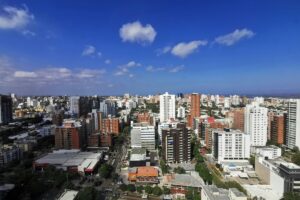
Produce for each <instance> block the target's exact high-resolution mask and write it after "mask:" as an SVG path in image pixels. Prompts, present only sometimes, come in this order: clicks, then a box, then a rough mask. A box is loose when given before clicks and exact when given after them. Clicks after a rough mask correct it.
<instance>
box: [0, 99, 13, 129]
mask: <svg viewBox="0 0 300 200" xmlns="http://www.w3.org/2000/svg"><path fill="white" fill-rule="evenodd" d="M12 106H13V102H12V98H11V96H6V95H0V124H7V123H9V122H11V121H12Z"/></svg>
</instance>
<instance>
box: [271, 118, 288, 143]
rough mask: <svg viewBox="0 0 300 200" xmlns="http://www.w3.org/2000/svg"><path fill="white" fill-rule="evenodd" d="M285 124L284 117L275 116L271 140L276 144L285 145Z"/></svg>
mask: <svg viewBox="0 0 300 200" xmlns="http://www.w3.org/2000/svg"><path fill="white" fill-rule="evenodd" d="M284 137H285V123H284V116H283V115H275V116H274V117H273V121H272V122H271V140H272V141H273V142H274V143H276V144H284Z"/></svg>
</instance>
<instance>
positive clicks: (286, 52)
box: [0, 0, 300, 95]
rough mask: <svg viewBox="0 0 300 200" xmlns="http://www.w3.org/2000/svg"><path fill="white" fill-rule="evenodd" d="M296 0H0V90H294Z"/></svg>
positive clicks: (298, 84)
mask: <svg viewBox="0 0 300 200" xmlns="http://www.w3.org/2000/svg"><path fill="white" fill-rule="evenodd" d="M299 77H300V2H299V1H296V0H295V1H167V0H165V1H158V0H157V1H156V0H153V1H143V0H136V1H79V0H78V1H71V0H67V1H62V0H60V1H58V0H57V1H53V0H51V1H50V0H49V1H48V0H44V1H39V0H33V1H8V0H4V1H3V0H0V93H9V92H14V93H17V94H20V95H48V94H50V95H59V94H61V95H63V94H68V95H75V94H76V95H94V94H99V95H109V94H123V93H125V92H130V93H132V94H150V93H158V92H164V91H169V92H173V93H178V92H184V93H188V92H201V93H223V94H224V93H226V94H228V93H232V94H233V93H235V94H287V93H299V91H300V78H299Z"/></svg>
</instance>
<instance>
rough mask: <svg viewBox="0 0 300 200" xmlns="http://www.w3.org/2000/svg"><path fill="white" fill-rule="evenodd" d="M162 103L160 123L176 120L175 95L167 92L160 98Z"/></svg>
mask: <svg viewBox="0 0 300 200" xmlns="http://www.w3.org/2000/svg"><path fill="white" fill-rule="evenodd" d="M159 101H160V114H159V116H160V122H166V121H169V120H170V119H175V95H172V94H168V93H167V92H166V93H165V94H163V95H160V96H159Z"/></svg>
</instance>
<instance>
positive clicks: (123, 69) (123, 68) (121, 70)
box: [114, 61, 142, 78]
mask: <svg viewBox="0 0 300 200" xmlns="http://www.w3.org/2000/svg"><path fill="white" fill-rule="evenodd" d="M140 66H142V64H141V63H138V62H135V61H130V62H128V63H127V64H125V65H120V66H118V69H117V71H116V72H115V73H114V75H115V76H123V75H128V76H129V77H130V78H131V77H133V76H131V74H129V72H130V69H131V68H133V67H140Z"/></svg>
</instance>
